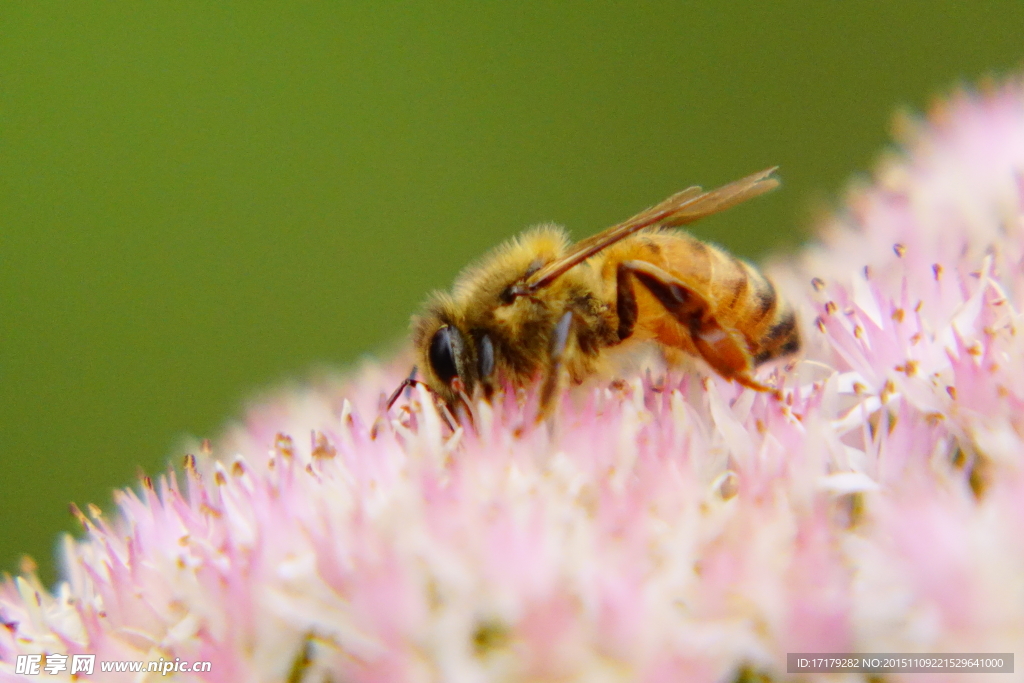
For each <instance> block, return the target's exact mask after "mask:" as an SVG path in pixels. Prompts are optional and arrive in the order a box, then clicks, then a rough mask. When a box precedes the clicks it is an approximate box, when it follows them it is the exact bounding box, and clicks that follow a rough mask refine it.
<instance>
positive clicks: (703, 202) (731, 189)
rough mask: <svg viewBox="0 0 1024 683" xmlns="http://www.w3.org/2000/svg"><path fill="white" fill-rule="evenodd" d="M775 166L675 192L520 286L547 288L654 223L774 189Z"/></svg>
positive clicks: (677, 220) (687, 217)
mask: <svg viewBox="0 0 1024 683" xmlns="http://www.w3.org/2000/svg"><path fill="white" fill-rule="evenodd" d="M776 168H778V167H772V168H769V169H766V170H764V171H761V172H760V173H755V174H753V175H749V176H747V177H746V178H741V179H740V180H736V181H734V182H731V183H729V184H728V185H723V186H722V187H719V188H717V189H715V190H711V191H710V192H704V191H703V190H702V189H701V188H700V187H697V186H694V187H689V188H687V189H685V190H683V191H682V192H677V193H676V194H674V195H672V196H671V197H669V198H668V199H666V200H665V201H663V202H661V203H660V204H657V205H655V206H652V207H651V208H649V209H646V210H644V211H641V212H640V213H638V214H637V215H635V216H633V217H632V218H630V219H629V220H627V221H625V222H623V223H619V224H618V225H613V226H612V227H610V228H608V229H607V230H605V231H604V232H601V233H598V234H597V235H594V236H593V237H588V238H586V239H584V240H580V241H579V242H577V243H576V244H574V245H573V246H572V248H571V249H570V250H569V253H568V254H566V255H565V256H564V257H562V258H560V259H558V260H557V261H552V262H551V263H549V264H547V265H546V266H544V267H543V268H541V269H540V270H538V271H537V272H536V273H534V274H533V275H531V276H530V278H529V279H528V280H527V281H526V282H525V283H524V285H523V287H522V289H523V290H525V291H523V293H527V292H535V291H537V290H538V289H543V288H544V287H547V286H548V285H550V284H551V283H552V282H554V281H555V280H556V279H557V278H558V277H559V276H560V275H562V273H564V272H565V271H567V270H569V269H570V268H572V267H573V266H575V265H577V264H579V263H582V262H583V261H586V260H587V259H588V258H590V257H591V256H593V255H594V254H596V253H597V252H599V251H601V250H602V249H606V248H607V247H609V246H611V245H613V244H615V243H616V242H618V241H619V240H621V239H623V238H625V237H628V236H630V235H632V234H633V233H635V232H637V231H639V230H643V229H644V228H649V227H651V226H655V225H658V226H665V227H671V228H675V227H679V226H681V225H686V224H688V223H693V222H694V221H697V220H700V219H701V218H704V217H705V216H710V215H711V214H713V213H718V212H719V211H724V210H725V209H728V208H730V207H733V206H736V205H737V204H740V203H741V202H745V201H747V200H748V199H753V198H754V197H757V196H758V195H762V194H764V193H765V192H768V191H770V190H774V189H775V188H776V187H778V185H779V180H778V178H776V177H775V176H774V173H775V169H776Z"/></svg>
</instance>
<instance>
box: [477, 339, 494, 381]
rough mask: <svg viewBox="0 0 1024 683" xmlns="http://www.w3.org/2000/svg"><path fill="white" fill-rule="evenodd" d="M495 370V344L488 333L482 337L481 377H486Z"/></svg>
mask: <svg viewBox="0 0 1024 683" xmlns="http://www.w3.org/2000/svg"><path fill="white" fill-rule="evenodd" d="M492 372H494V344H492V343H491V338H490V337H488V336H487V335H486V334H485V335H484V336H483V337H482V338H481V339H480V377H482V378H484V379H486V378H488V377H490V376H491V373H492Z"/></svg>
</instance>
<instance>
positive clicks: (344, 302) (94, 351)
mask: <svg viewBox="0 0 1024 683" xmlns="http://www.w3.org/2000/svg"><path fill="white" fill-rule="evenodd" d="M1021 26H1024V3H1021V2H1020V0H1002V1H997V0H992V1H989V2H985V3H964V2H944V1H933V2H928V3H924V2H919V3H878V2H852V1H849V0H846V1H843V2H818V3H809V2H806V0H801V1H800V2H715V3H700V4H698V3H683V2H649V3H604V2H585V3H565V2H563V3H548V2H544V3H524V2H516V3H503V4H499V3H479V4H464V5H447V4H445V5H441V4H438V3H435V2H411V3H404V4H394V5H388V6H387V8H384V6H383V5H374V4H369V3H368V4H352V3H338V4H333V3H332V4H327V3H323V4H312V3H310V4H303V5H302V6H298V5H292V4H289V3H278V4H276V5H275V4H269V3H239V4H238V5H236V6H231V5H228V4H226V3H157V2H149V3H70V2H59V3H36V2H32V3H17V2H5V3H3V4H2V6H0V36H2V40H0V314H2V318H0V329H2V338H0V387H2V389H0V402H2V405H0V472H2V474H0V568H3V569H8V570H13V569H15V568H16V566H17V558H18V557H19V556H20V555H21V554H22V553H29V554H31V555H33V556H34V557H35V558H36V559H37V560H38V561H39V562H40V564H41V567H42V570H43V577H44V579H46V580H47V581H50V580H52V579H53V578H54V576H55V573H54V570H53V560H52V556H53V547H54V545H53V544H54V540H55V538H56V535H57V533H58V532H59V531H61V530H64V529H73V528H74V527H75V525H74V524H73V523H72V521H71V519H70V517H69V515H68V512H67V504H68V502H69V501H71V500H74V501H77V502H79V503H86V502H96V503H99V504H101V505H104V506H108V505H109V503H110V490H111V489H112V488H113V487H115V486H121V485H126V484H129V483H131V482H132V481H133V480H134V474H135V471H136V468H137V467H139V466H141V467H142V468H143V469H145V470H146V471H148V472H154V471H158V470H160V469H161V468H162V467H163V466H164V463H165V462H166V459H167V457H168V456H173V457H174V458H175V459H177V458H179V457H180V455H181V453H180V452H177V451H176V449H177V448H179V446H178V444H179V443H180V440H181V438H182V435H183V434H193V435H197V436H213V435H215V434H216V433H217V431H218V429H219V428H220V426H221V425H222V424H223V423H224V421H225V420H227V419H229V418H231V417H232V416H234V415H237V414H239V411H240V410H241V406H242V402H243V401H244V400H245V399H246V398H247V397H249V396H251V395H252V394H253V393H254V392H255V391H257V390H259V389H260V388H263V387H266V386H268V385H272V384H274V383H275V382H280V381H282V380H284V379H287V378H296V377H299V378H301V377H303V376H308V373H309V372H310V371H311V368H315V367H317V366H323V365H327V366H335V367H344V365H345V364H348V363H351V362H353V361H354V360H356V359H357V358H358V357H359V356H361V355H363V354H373V353H386V352H387V350H388V349H393V348H395V344H396V343H397V342H398V341H399V340H401V338H402V336H403V335H404V333H405V329H406V324H407V320H408V316H409V315H410V313H411V312H413V311H414V310H415V308H416V306H417V304H418V303H419V301H420V300H421V298H422V296H423V295H424V294H425V293H426V292H427V291H428V290H429V289H431V288H434V287H440V286H445V285H446V284H447V283H449V282H450V281H451V278H452V277H453V275H454V274H455V273H456V271H457V270H458V268H459V267H460V266H462V265H464V264H465V263H466V262H467V261H469V260H470V259H472V258H473V257H475V256H477V255H479V254H480V253H481V252H483V251H484V250H485V249H487V248H488V247H490V246H492V245H494V244H495V243H496V242H498V241H500V240H501V239H503V238H505V237H508V236H510V235H512V234H514V233H515V232H517V231H518V230H520V229H521V228H523V227H524V226H528V225H530V224H533V223H537V222H541V221H556V222H559V223H563V224H565V225H568V226H569V227H570V229H571V230H572V231H573V232H574V234H575V235H576V236H582V235H586V234H589V233H591V232H594V231H596V230H598V229H600V228H602V227H605V226H607V225H609V224H611V223H613V222H615V221H617V220H620V219H623V218H625V217H627V216H629V215H631V214H632V213H634V212H636V211H637V210H638V209H641V208H643V207H645V206H647V205H649V204H651V203H653V202H656V201H658V200H660V199H662V198H663V197H665V196H667V195H668V194H670V193H671V192H674V191H676V190H678V189H680V188H682V187H684V186H686V185H688V184H691V183H696V182H699V183H702V184H705V185H714V184H718V183H722V182H726V181H729V180H733V179H735V178H737V177H740V176H742V175H745V174H747V173H750V172H753V171H756V170H760V169H762V168H764V167H766V166H770V165H774V164H779V165H780V166H781V167H782V168H781V175H782V177H783V179H784V181H785V185H784V188H783V191H781V192H777V193H775V194H773V195H770V196H769V197H766V198H763V199H760V200H758V201H756V202H754V203H752V204H750V205H746V206H742V207H739V208H737V209H735V210H733V211H730V212H729V213H727V214H725V215H721V216H717V217H715V218H713V219H709V220H707V221H706V222H704V223H701V224H699V225H698V226H697V227H696V230H695V231H694V232H696V233H697V234H698V235H700V236H702V237H704V238H707V239H712V240H715V241H717V242H719V243H722V244H724V245H725V246H726V247H728V248H730V249H732V250H734V251H736V252H738V253H740V254H742V255H745V256H748V257H753V258H756V257H758V256H759V255H761V254H762V253H764V252H765V251H766V250H768V249H771V248H786V247H789V246H792V245H794V244H796V243H798V242H799V240H800V239H802V237H803V235H804V234H805V231H806V230H807V229H808V224H809V219H808V216H809V214H810V207H814V206H817V205H823V204H827V203H828V202H830V201H834V198H835V197H836V196H838V193H839V192H840V191H841V190H842V188H843V186H844V183H845V182H846V180H847V179H848V178H849V176H850V174H851V173H854V172H857V171H863V170H865V169H868V168H870V166H871V163H872V159H874V158H875V156H876V154H877V152H878V151H879V150H880V149H881V148H882V147H883V146H884V145H885V144H886V142H887V136H888V133H887V129H888V125H889V121H890V118H891V114H892V112H893V111H894V110H895V109H896V108H897V107H900V106H911V107H916V108H921V107H924V106H926V105H927V104H928V102H929V101H930V100H931V98H932V97H933V96H934V95H935V94H938V93H940V92H942V91H945V90H947V89H948V88H950V87H951V86H953V85H955V84H956V83H957V82H959V81H961V80H966V81H973V80H975V79H977V78H978V77H980V76H984V75H986V74H999V73H1007V72H1009V71H1012V70H1013V69H1015V68H1017V66H1018V65H1019V62H1020V60H1021V58H1022V57H1024V44H1022V41H1021V32H1020V27H1021Z"/></svg>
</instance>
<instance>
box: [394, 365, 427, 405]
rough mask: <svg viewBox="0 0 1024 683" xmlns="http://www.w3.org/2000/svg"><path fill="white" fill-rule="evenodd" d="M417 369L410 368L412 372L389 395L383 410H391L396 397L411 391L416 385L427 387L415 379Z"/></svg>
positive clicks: (414, 367)
mask: <svg viewBox="0 0 1024 683" xmlns="http://www.w3.org/2000/svg"><path fill="white" fill-rule="evenodd" d="M417 369H418V368H417V367H416V366H415V365H414V366H412V372H410V373H409V376H408V377H406V378H405V379H403V380H402V383H401V384H399V385H398V388H397V389H395V391H394V392H393V393H392V394H391V397H390V398H389V399H388V403H387V407H386V408H385V410H391V406H393V405H395V401H397V400H398V397H399V396H401V395H402V392H403V391H405V390H406V389H411V388H412V387H414V386H416V385H417V384H422V385H423V386H425V387H427V385H426V383H424V382H421V381H419V380H418V379H416V370H417ZM427 391H430V387H427Z"/></svg>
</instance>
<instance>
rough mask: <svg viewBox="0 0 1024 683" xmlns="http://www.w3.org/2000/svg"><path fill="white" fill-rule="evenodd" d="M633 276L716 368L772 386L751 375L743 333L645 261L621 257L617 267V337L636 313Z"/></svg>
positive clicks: (628, 330) (629, 329) (625, 333)
mask: <svg viewBox="0 0 1024 683" xmlns="http://www.w3.org/2000/svg"><path fill="white" fill-rule="evenodd" d="M634 280H635V281H638V282H640V284H642V285H643V286H644V287H645V288H646V289H647V291H649V292H650V293H651V294H652V295H653V296H654V298H655V299H657V300H658V302H659V303H660V304H661V305H662V306H664V307H665V310H666V311H668V313H669V314H671V315H672V317H673V318H675V319H676V321H677V322H678V323H679V324H680V325H682V326H683V327H684V328H686V330H687V331H688V332H689V333H690V338H691V339H692V340H693V344H694V346H695V347H696V348H697V351H698V352H699V353H700V355H701V357H702V358H703V359H704V360H705V361H707V363H708V365H710V366H711V367H712V368H713V369H714V370H715V372H717V373H718V374H720V375H722V376H723V377H725V378H727V379H732V380H735V381H737V382H739V383H740V384H742V385H743V386H746V387H750V388H751V389H756V390H757V391H770V390H771V387H768V386H765V385H764V384H761V383H760V382H758V381H757V380H755V379H754V377H753V373H752V371H753V359H752V357H751V354H750V351H749V350H748V349H747V345H746V342H745V341H744V339H743V337H742V335H740V334H739V333H738V332H735V331H731V330H727V329H725V328H724V327H722V325H721V324H720V323H719V322H718V320H716V319H715V317H714V316H713V315H712V314H711V307H710V305H709V304H708V302H707V300H706V299H704V297H702V296H700V295H699V294H697V293H696V292H695V291H693V289H691V288H689V287H687V286H686V285H685V284H683V283H682V282H681V281H680V280H679V279H678V278H676V277H674V276H672V275H671V274H669V273H667V272H665V271H664V270H662V269H661V268H658V267H657V266H655V265H654V264H652V263H648V262H647V261H637V260H633V261H623V262H621V263H619V267H618V270H617V271H616V290H617V301H616V307H617V312H618V316H619V340H620V341H624V340H626V339H628V338H629V337H630V336H631V335H632V334H633V329H634V327H635V326H636V322H637V317H638V315H639V308H638V306H637V302H636V291H635V290H634Z"/></svg>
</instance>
